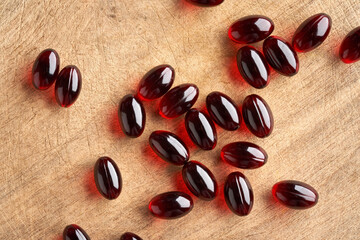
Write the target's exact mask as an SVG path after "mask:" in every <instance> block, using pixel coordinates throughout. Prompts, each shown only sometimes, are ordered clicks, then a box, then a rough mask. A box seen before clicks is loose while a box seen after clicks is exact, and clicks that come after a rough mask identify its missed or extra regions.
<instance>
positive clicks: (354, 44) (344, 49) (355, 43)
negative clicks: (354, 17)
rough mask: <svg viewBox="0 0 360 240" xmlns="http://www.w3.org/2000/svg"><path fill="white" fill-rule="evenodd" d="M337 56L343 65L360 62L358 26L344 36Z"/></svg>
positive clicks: (359, 32) (359, 31) (359, 33)
mask: <svg viewBox="0 0 360 240" xmlns="http://www.w3.org/2000/svg"><path fill="white" fill-rule="evenodd" d="M339 55H340V59H341V61H343V62H344V63H354V62H357V61H359V60H360V26H359V27H357V28H355V29H354V30H352V31H351V32H350V33H349V34H348V35H346V37H345V39H344V40H343V41H342V43H341V46H340V51H339Z"/></svg>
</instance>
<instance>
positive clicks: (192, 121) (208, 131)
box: [185, 109, 217, 150]
mask: <svg viewBox="0 0 360 240" xmlns="http://www.w3.org/2000/svg"><path fill="white" fill-rule="evenodd" d="M185 128H186V131H187V133H188V134H189V137H190V139H191V140H192V141H193V142H194V143H195V144H196V145H197V146H199V147H200V148H202V149H204V150H211V149H213V148H214V147H215V146H216V142H217V134H216V128H215V126H214V123H213V122H212V120H211V119H210V117H209V116H207V115H206V114H205V113H203V112H201V111H199V110H197V109H190V111H188V113H187V114H186V116H185Z"/></svg>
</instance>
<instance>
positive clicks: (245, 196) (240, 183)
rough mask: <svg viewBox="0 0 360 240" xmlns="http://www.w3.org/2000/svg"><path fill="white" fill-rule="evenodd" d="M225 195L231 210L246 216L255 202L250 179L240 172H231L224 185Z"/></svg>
mask: <svg viewBox="0 0 360 240" xmlns="http://www.w3.org/2000/svg"><path fill="white" fill-rule="evenodd" d="M224 197H225V201H226V204H227V205H228V207H229V208H230V210H231V211H232V212H233V213H235V214H237V215H239V216H246V215H248V214H249V213H250V212H251V209H252V207H253V204H254V193H253V190H252V187H251V185H250V182H249V180H248V179H247V178H246V177H245V176H244V174H242V173H240V172H233V173H230V174H229V176H228V177H227V179H226V182H225V185H224Z"/></svg>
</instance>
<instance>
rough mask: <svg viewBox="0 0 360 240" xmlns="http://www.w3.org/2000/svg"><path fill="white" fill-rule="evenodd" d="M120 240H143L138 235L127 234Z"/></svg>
mask: <svg viewBox="0 0 360 240" xmlns="http://www.w3.org/2000/svg"><path fill="white" fill-rule="evenodd" d="M120 240H142V238H141V237H139V236H138V235H136V234H135V233H131V232H126V233H124V234H123V235H121V238H120Z"/></svg>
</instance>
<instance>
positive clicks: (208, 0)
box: [187, 0, 224, 7]
mask: <svg viewBox="0 0 360 240" xmlns="http://www.w3.org/2000/svg"><path fill="white" fill-rule="evenodd" d="M187 1H188V2H190V3H192V4H194V5H198V6H201V7H214V6H217V5H220V4H221V3H223V2H224V0H187Z"/></svg>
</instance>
